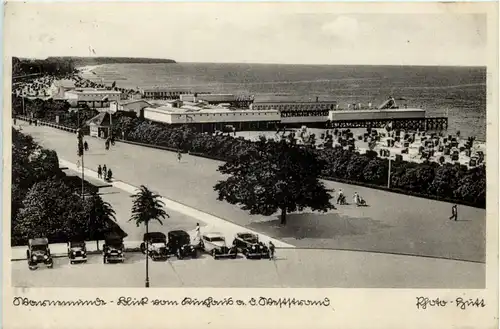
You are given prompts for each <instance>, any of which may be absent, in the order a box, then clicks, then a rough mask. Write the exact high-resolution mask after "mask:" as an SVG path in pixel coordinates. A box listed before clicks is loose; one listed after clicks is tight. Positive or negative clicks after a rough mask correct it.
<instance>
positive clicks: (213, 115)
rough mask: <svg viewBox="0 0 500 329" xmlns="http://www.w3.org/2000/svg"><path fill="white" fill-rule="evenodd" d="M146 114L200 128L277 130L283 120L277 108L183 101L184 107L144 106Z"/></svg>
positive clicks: (210, 129) (175, 123)
mask: <svg viewBox="0 0 500 329" xmlns="http://www.w3.org/2000/svg"><path fill="white" fill-rule="evenodd" d="M144 118H145V119H148V120H151V121H156V122H162V123H166V124H170V125H189V126H191V127H193V128H194V129H195V130H197V131H200V132H213V131H216V130H220V131H222V130H225V129H226V128H227V127H228V126H232V127H233V128H234V129H235V130H238V131H241V130H274V129H276V126H277V125H278V124H279V122H280V115H279V112H278V111H276V110H261V111H252V110H241V109H237V110H232V109H227V108H221V107H214V106H211V107H198V106H196V105H183V106H182V107H180V108H176V107H170V106H161V107H156V108H154V107H148V108H145V109H144Z"/></svg>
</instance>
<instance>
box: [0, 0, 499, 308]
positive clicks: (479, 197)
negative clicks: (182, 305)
mask: <svg viewBox="0 0 500 329" xmlns="http://www.w3.org/2000/svg"><path fill="white" fill-rule="evenodd" d="M377 5H378V4H370V5H366V4H365V5H363V6H366V7H369V8H372V9H373V10H370V11H367V8H363V6H354V4H353V6H352V7H349V8H350V10H345V8H344V10H338V11H337V10H335V8H336V7H335V6H329V7H328V6H327V4H325V6H326V7H323V5H322V4H314V3H311V4H299V3H296V4H292V3H288V4H287V3H274V4H270V3H241V4H238V3H227V4H223V3H194V2H193V3H176V4H174V3H161V2H159V3H95V2H94V3H84V2H81V3H65V2H60V3H55V2H54V3H50V2H47V3H35V2H26V3H22V2H16V3H7V4H6V5H5V7H4V10H5V13H4V16H5V22H6V23H5V25H4V26H5V33H6V40H5V42H7V43H8V47H7V48H6V49H7V50H8V52H7V53H6V54H8V56H7V55H5V62H6V64H5V65H4V70H6V71H7V70H8V72H4V74H5V75H6V76H7V77H8V78H6V79H4V80H6V82H5V83H4V86H5V90H4V98H5V102H4V104H6V106H5V107H4V125H3V129H4V134H3V135H4V143H3V146H4V186H6V187H5V188H4V191H7V194H9V193H10V195H4V207H8V206H9V205H10V210H9V212H7V213H6V211H7V210H4V219H5V220H4V231H3V239H4V240H7V241H6V242H5V241H4V242H5V243H4V246H7V247H8V246H10V252H9V251H7V252H6V253H4V255H7V256H6V258H4V268H8V272H7V274H5V273H6V272H4V275H7V276H10V281H9V282H10V285H11V287H12V288H14V289H17V290H16V291H20V290H19V289H22V290H23V291H24V289H34V288H43V289H49V288H99V289H100V288H150V289H156V288H212V289H220V288H321V289H326V288H346V289H347V290H352V289H351V288H356V289H367V288H384V289H390V290H395V289H453V290H456V291H457V296H458V295H459V292H460V291H462V290H468V289H476V290H478V291H480V290H483V289H486V288H491V285H489V284H488V282H489V281H488V280H487V278H488V271H493V273H494V274H493V277H495V276H496V277H497V278H498V268H496V269H495V268H491V266H490V265H492V266H494V267H496V266H498V260H497V258H498V240H496V239H497V234H498V177H497V176H496V175H497V173H498V144H497V143H498V113H497V112H498V104H497V103H495V102H496V101H497V100H498V98H497V97H498V95H497V94H498V89H497V90H495V88H494V87H493V88H492V87H491V86H492V85H491V84H492V83H496V81H497V80H496V79H497V73H498V72H497V69H498V68H497V66H496V65H497V64H495V65H493V66H490V65H491V64H490V63H491V61H492V59H496V60H497V61H498V34H497V33H498V31H495V30H492V29H491V26H496V27H498V20H497V12H498V6H497V4H495V5H493V4H491V6H488V5H483V6H482V7H481V6H478V7H477V8H478V10H474V8H476V7H474V4H471V5H470V8H471V9H470V10H464V8H465V7H463V8H462V7H460V8H458V7H451V6H453V5H452V4H450V7H446V8H444V7H439V6H437V7H430V6H431V5H432V4H429V6H424V7H423V8H424V9H425V10H420V11H411V10H407V9H404V8H407V7H404V6H403V5H401V6H402V7H401V10H397V8H399V7H398V6H397V5H396V4H393V5H392V6H393V7H389V8H396V9H394V10H382V9H380V10H377V8H379V7H377ZM443 6H445V5H443ZM380 8H382V7H380ZM426 8H427V9H428V8H438V9H435V10H427V9H426ZM467 8H468V7H467ZM485 8H490V9H492V11H490V12H488V10H485ZM491 15H493V18H492V16H491ZM492 19H493V20H494V21H495V22H496V23H495V24H496V25H494V24H493V25H492V23H491V22H492ZM491 45H497V48H496V49H495V48H494V47H493V48H492V47H491ZM492 49H493V50H492ZM493 86H495V85H493ZM492 112H494V114H492ZM7 135H9V136H7ZM491 138H493V139H491ZM492 146H494V147H492ZM5 152H11V153H10V155H9V157H8V158H5ZM5 159H9V160H8V162H7V163H6V160H5ZM6 168H7V170H6ZM5 184H8V185H5ZM7 200H8V201H7ZM6 214H8V215H6ZM7 222H8V223H7ZM5 228H7V229H5ZM490 237H492V238H490ZM9 255H10V256H9ZM490 260H493V263H490ZM7 263H8V264H7ZM6 264H7V265H6ZM6 266H7V267H6ZM488 267H489V270H488V271H487V269H488ZM495 282H496V281H495ZM496 284H497V283H496ZM493 288H495V287H493ZM94 291H100V290H98V289H94ZM382 291H386V290H382ZM415 296H417V295H415ZM429 297H433V296H429ZM435 297H439V295H438V294H437V295H436V296H435ZM412 298H413V299H414V297H412ZM422 298H423V297H422ZM413 299H411V306H412V307H414V302H413ZM432 302H433V301H432V300H431V301H429V302H428V304H432ZM481 302H484V301H479V299H478V300H475V299H474V301H473V302H471V303H472V304H474V303H476V304H474V306H477V307H479V305H480V304H481ZM496 302H497V301H496V300H490V301H489V303H490V304H492V303H496ZM472 304H471V305H472ZM471 307H473V306H471Z"/></svg>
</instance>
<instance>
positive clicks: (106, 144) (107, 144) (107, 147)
mask: <svg viewBox="0 0 500 329" xmlns="http://www.w3.org/2000/svg"><path fill="white" fill-rule="evenodd" d="M104 146H105V147H106V150H109V139H106V141H105V142H104Z"/></svg>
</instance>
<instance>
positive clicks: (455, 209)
mask: <svg viewBox="0 0 500 329" xmlns="http://www.w3.org/2000/svg"><path fill="white" fill-rule="evenodd" d="M457 218H458V206H457V205H456V204H455V205H453V207H451V216H450V220H452V219H454V220H455V222H456V221H457Z"/></svg>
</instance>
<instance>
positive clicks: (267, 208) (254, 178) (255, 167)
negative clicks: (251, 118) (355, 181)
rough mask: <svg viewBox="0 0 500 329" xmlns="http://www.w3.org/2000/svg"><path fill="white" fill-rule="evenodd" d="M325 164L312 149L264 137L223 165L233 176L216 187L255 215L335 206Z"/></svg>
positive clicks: (283, 216)
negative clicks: (322, 179) (324, 175)
mask: <svg viewBox="0 0 500 329" xmlns="http://www.w3.org/2000/svg"><path fill="white" fill-rule="evenodd" d="M324 165H325V163H324V162H323V161H321V160H319V159H318V158H317V157H316V156H315V155H314V153H313V152H312V151H311V150H310V149H308V148H300V147H297V146H294V145H290V144H289V143H288V142H287V141H286V140H282V141H279V142H275V141H271V140H265V139H261V140H260V141H258V142H257V143H255V147H254V148H251V149H249V150H247V152H244V153H242V154H240V155H239V156H238V157H235V158H233V159H232V160H230V161H228V162H227V163H225V164H224V165H222V166H220V167H219V171H220V172H221V173H222V174H224V175H228V176H229V177H228V178H227V179H226V180H224V181H220V182H218V183H217V184H216V185H215V186H214V189H215V190H216V191H217V192H218V193H219V195H218V199H219V200H225V201H227V202H229V203H231V204H237V205H240V206H241V208H242V209H244V210H248V211H250V213H251V214H261V215H265V216H270V215H272V214H274V213H276V212H277V211H278V210H280V211H281V223H282V224H286V214H287V213H290V212H294V211H301V210H304V209H306V208H310V209H312V210H315V211H328V210H329V209H333V208H334V207H333V205H332V204H331V203H330V198H331V196H330V194H329V191H328V190H327V189H326V188H325V186H324V185H323V183H322V182H320V180H319V178H318V177H319V176H320V174H321V171H322V170H323V167H324Z"/></svg>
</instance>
